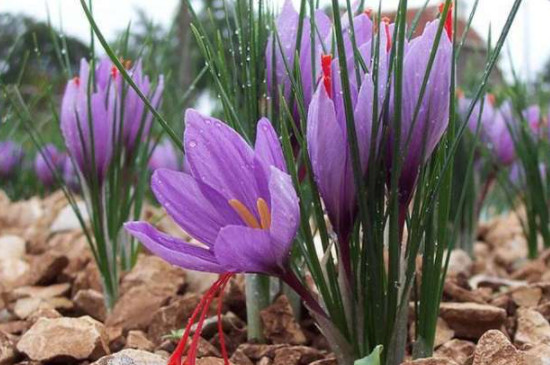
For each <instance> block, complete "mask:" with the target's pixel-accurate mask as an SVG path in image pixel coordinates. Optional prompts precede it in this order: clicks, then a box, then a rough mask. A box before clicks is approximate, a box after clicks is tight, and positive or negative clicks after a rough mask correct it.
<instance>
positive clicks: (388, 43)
mask: <svg viewBox="0 0 550 365" xmlns="http://www.w3.org/2000/svg"><path fill="white" fill-rule="evenodd" d="M382 22H383V23H384V29H385V31H386V52H389V51H390V49H391V33H390V18H388V17H386V16H385V17H383V18H382Z"/></svg>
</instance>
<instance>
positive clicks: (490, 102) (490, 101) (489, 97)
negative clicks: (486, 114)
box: [487, 94, 496, 106]
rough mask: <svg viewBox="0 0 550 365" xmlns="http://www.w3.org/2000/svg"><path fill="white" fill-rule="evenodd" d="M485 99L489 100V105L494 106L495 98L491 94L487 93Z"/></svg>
mask: <svg viewBox="0 0 550 365" xmlns="http://www.w3.org/2000/svg"><path fill="white" fill-rule="evenodd" d="M487 100H488V101H489V104H491V106H495V104H496V98H495V96H494V95H493V94H487Z"/></svg>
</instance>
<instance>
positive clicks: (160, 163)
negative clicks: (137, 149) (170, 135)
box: [147, 139, 181, 171]
mask: <svg viewBox="0 0 550 365" xmlns="http://www.w3.org/2000/svg"><path fill="white" fill-rule="evenodd" d="M147 166H148V167H149V169H150V170H151V171H155V170H156V169H160V168H165V169H169V170H180V169H181V161H180V158H179V157H178V152H177V151H176V148H175V147H174V145H173V144H172V142H170V141H169V140H167V139H165V140H163V141H162V142H161V143H159V144H158V145H156V146H155V147H154V149H153V153H152V154H151V158H150V159H149V163H148V164H147Z"/></svg>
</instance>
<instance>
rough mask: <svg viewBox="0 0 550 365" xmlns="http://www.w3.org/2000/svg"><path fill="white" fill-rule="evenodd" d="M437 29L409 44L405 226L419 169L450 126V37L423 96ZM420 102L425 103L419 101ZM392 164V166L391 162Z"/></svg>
mask: <svg viewBox="0 0 550 365" xmlns="http://www.w3.org/2000/svg"><path fill="white" fill-rule="evenodd" d="M438 27H439V21H437V20H436V21H433V22H431V23H428V24H427V25H426V28H425V29H424V32H423V34H422V35H421V36H419V37H417V38H415V39H413V40H412V41H411V42H410V43H409V45H408V47H407V48H406V53H405V59H404V71H403V94H402V95H403V99H402V110H401V112H402V116H401V137H400V143H401V154H402V155H403V156H404V158H403V160H402V165H401V166H402V168H401V176H400V177H399V190H400V205H401V211H402V215H401V223H404V219H405V213H406V209H407V207H408V205H409V202H410V199H411V198H412V194H413V191H414V187H415V185H416V179H417V176H418V172H419V169H420V167H421V165H422V164H424V163H425V162H426V161H427V160H428V159H429V158H430V156H431V154H432V152H433V151H434V149H435V147H436V146H437V144H438V143H439V140H440V139H441V136H442V135H443V133H444V132H445V130H446V128H447V125H448V122H449V98H450V96H449V87H450V82H451V72H450V64H451V57H452V44H451V41H450V39H449V37H446V36H442V37H441V38H440V42H439V45H438V49H437V53H436V56H435V60H434V63H433V66H432V69H431V72H430V75H429V77H428V84H427V85H428V87H427V88H426V91H425V93H424V95H422V96H421V95H420V90H421V87H422V83H423V80H424V75H425V72H426V69H427V65H428V61H429V58H430V53H431V50H432V48H433V46H434V40H435V36H436V33H437V29H438ZM392 94H393V93H392ZM419 98H422V99H421V100H419ZM392 103H393V102H392ZM417 103H420V107H419V109H418V114H417V115H416V118H415V110H416V107H417ZM393 109H394V107H393V106H392V107H391V111H390V113H389V117H390V121H389V124H388V125H389V126H390V128H391V136H390V142H391V143H390V146H389V150H390V153H391V152H392V146H393V138H394V137H393V128H392V127H393V121H391V118H392V117H393V115H394V113H393ZM389 162H391V158H390V159H389ZM390 171H391V170H390Z"/></svg>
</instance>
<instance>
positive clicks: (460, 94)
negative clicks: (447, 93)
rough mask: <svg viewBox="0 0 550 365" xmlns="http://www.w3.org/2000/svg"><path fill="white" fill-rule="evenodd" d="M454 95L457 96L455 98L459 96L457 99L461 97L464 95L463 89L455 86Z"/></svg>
mask: <svg viewBox="0 0 550 365" xmlns="http://www.w3.org/2000/svg"><path fill="white" fill-rule="evenodd" d="M456 96H457V98H459V99H461V98H463V97H464V91H463V90H462V89H460V88H457V89H456Z"/></svg>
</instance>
